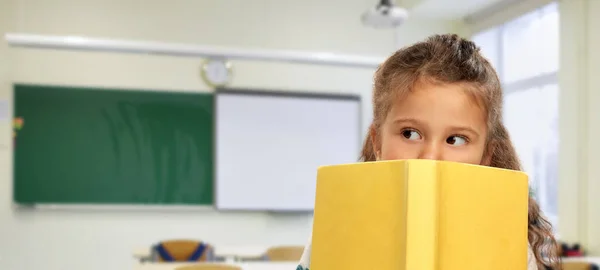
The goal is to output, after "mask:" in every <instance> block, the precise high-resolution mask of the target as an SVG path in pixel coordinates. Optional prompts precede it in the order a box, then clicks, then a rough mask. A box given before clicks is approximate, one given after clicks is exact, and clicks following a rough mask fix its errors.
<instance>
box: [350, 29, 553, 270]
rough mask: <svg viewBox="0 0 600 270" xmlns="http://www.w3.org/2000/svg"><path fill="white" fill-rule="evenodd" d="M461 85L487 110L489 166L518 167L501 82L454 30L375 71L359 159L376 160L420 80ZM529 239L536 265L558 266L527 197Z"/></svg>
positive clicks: (546, 226)
mask: <svg viewBox="0 0 600 270" xmlns="http://www.w3.org/2000/svg"><path fill="white" fill-rule="evenodd" d="M424 80H425V81H428V82H433V83H443V84H455V83H459V84H462V85H464V86H465V89H466V91H468V93H469V94H470V95H472V96H473V97H474V98H475V100H476V101H477V102H478V103H479V105H480V106H482V107H483V108H484V110H485V111H486V112H487V125H488V137H487V140H486V144H487V147H486V153H485V154H484V156H487V157H490V155H491V157H490V164H489V166H491V167H497V168H504V169H511V170H521V164H520V162H519V159H518V157H517V153H516V151H515V149H514V147H513V144H512V142H511V140H510V137H509V134H508V131H507V129H506V127H505V126H504V124H503V123H502V87H501V84H500V80H499V79H498V75H497V74H496V71H495V70H494V68H493V67H492V65H491V64H490V63H489V62H488V60H487V59H485V58H484V57H483V56H482V55H481V53H480V49H479V48H478V47H477V46H476V44H475V43H473V42H471V41H469V40H466V39H463V38H460V37H459V36H457V35H453V34H447V35H434V36H431V37H429V38H428V39H426V40H425V41H422V42H419V43H416V44H414V45H411V46H409V47H405V48H402V49H400V50H398V51H397V52H395V53H394V54H393V55H392V56H390V57H389V58H388V59H387V60H386V61H385V62H384V63H383V64H381V66H379V68H378V69H377V71H376V72H375V76H374V86H373V122H372V124H371V127H370V131H369V134H368V136H367V138H366V140H365V142H364V145H363V149H362V152H361V156H360V160H361V161H375V160H376V151H375V146H374V142H377V141H379V139H378V138H375V137H374V136H377V134H380V132H377V131H378V130H379V129H380V127H381V124H382V122H383V121H384V120H385V118H386V117H387V114H388V113H389V111H390V109H391V106H392V105H393V101H394V100H397V98H401V97H402V95H404V94H406V93H408V92H409V91H411V90H412V89H413V87H414V85H415V84H416V83H417V82H419V81H424ZM528 210H529V216H528V222H529V225H528V240H529V244H530V246H531V248H532V250H533V253H534V255H535V259H536V262H537V266H538V269H540V270H542V269H548V268H549V269H560V268H561V266H560V265H561V264H560V256H559V247H558V244H557V242H556V240H555V238H554V236H553V233H552V225H551V224H550V222H548V221H547V220H546V219H545V218H544V217H543V216H542V215H541V211H540V207H539V205H538V203H537V202H536V201H535V200H534V199H533V198H531V196H530V197H529V209H528Z"/></svg>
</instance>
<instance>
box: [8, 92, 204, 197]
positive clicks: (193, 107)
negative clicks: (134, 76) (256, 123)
mask: <svg viewBox="0 0 600 270" xmlns="http://www.w3.org/2000/svg"><path fill="white" fill-rule="evenodd" d="M14 105H15V106H14V116H15V117H22V118H23V119H24V126H23V128H22V129H21V130H19V131H17V133H16V137H15V141H14V144H15V146H14V149H15V151H14V185H13V186H14V190H13V193H14V200H15V202H16V203H21V204H42V203H43V204H167V205H176V204H177V205H179V204H181V205H189V204H192V205H198V204H202V205H208V204H212V203H213V95H212V94H210V93H184V92H159V91H141V90H135V91H133V90H127V89H101V88H77V87H60V86H44V85H25V84H17V85H15V86H14Z"/></svg>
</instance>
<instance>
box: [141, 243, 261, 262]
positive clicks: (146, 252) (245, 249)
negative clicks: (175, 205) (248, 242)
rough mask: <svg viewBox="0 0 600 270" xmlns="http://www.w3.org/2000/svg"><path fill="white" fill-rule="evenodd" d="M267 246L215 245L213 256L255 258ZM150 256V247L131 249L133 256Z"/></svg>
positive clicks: (230, 259) (233, 259)
mask: <svg viewBox="0 0 600 270" xmlns="http://www.w3.org/2000/svg"><path fill="white" fill-rule="evenodd" d="M268 248H269V247H267V246H218V247H215V256H217V257H224V258H225V259H226V261H228V262H233V261H238V260H239V259H256V258H259V257H261V256H263V255H264V254H265V252H266V251H267V249H268ZM150 256H151V250H150V248H149V247H148V248H137V249H135V250H133V257H134V258H136V259H137V260H138V261H140V262H141V261H144V260H145V259H146V258H149V257H150Z"/></svg>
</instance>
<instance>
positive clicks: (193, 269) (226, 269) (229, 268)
mask: <svg viewBox="0 0 600 270" xmlns="http://www.w3.org/2000/svg"><path fill="white" fill-rule="evenodd" d="M175 270H242V268H241V267H238V266H235V265H228V264H216V263H199V264H194V265H186V266H180V267H177V268H175Z"/></svg>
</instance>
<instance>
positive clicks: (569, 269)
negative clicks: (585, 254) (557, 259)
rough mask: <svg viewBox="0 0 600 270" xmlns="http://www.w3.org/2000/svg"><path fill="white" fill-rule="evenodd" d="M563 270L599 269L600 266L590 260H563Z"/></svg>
mask: <svg viewBox="0 0 600 270" xmlns="http://www.w3.org/2000/svg"><path fill="white" fill-rule="evenodd" d="M562 266H563V270H597V269H598V266H596V265H594V264H593V263H589V262H563V264H562Z"/></svg>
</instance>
